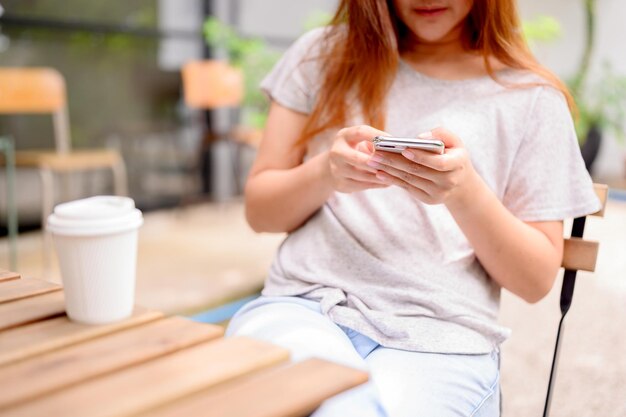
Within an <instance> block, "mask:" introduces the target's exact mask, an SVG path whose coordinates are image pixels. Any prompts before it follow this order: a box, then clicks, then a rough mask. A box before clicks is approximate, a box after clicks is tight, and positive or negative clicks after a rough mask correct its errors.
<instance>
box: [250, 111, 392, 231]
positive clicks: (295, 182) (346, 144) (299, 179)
mask: <svg viewBox="0 0 626 417" xmlns="http://www.w3.org/2000/svg"><path fill="white" fill-rule="evenodd" d="M306 121H307V116H306V115H304V114H301V113H297V112H295V111H292V110H290V109H288V108H286V107H283V106H281V105H279V104H277V103H275V102H273V103H272V105H271V108H270V112H269V116H268V121H267V125H266V128H265V132H264V135H263V140H262V141H261V146H260V147H259V152H258V154H257V158H256V160H255V162H254V165H253V166H252V169H251V170H250V175H249V177H248V181H247V183H246V189H245V200H246V218H247V220H248V223H249V224H250V226H251V227H252V228H253V229H254V230H255V231H257V232H291V231H293V230H295V229H297V228H298V227H299V226H301V225H302V224H303V223H304V222H305V221H306V220H307V219H308V218H309V217H311V216H312V215H313V213H315V212H316V211H317V210H318V209H319V208H320V207H321V206H322V205H323V204H324V202H325V201H326V200H327V199H328V197H329V196H330V194H331V192H332V191H339V192H354V191H360V190H363V189H367V188H379V187H385V186H386V184H383V183H382V182H381V181H380V180H378V179H377V178H376V177H375V174H374V172H375V170H373V169H372V168H369V167H368V166H367V160H368V159H369V156H370V153H371V152H370V150H371V149H370V148H367V146H366V145H365V143H369V140H370V139H371V138H372V137H374V136H376V135H379V134H383V133H384V132H380V131H378V130H376V129H373V128H370V127H367V126H359V127H353V128H346V129H342V130H340V131H339V132H338V133H337V135H336V137H335V139H334V141H333V145H332V148H331V150H330V151H327V152H323V153H321V154H319V155H317V156H315V157H313V158H310V159H308V160H307V161H306V162H303V158H304V154H305V151H306V144H305V143H302V141H300V140H299V139H300V135H301V133H302V130H303V128H304V126H305V124H306ZM363 141H367V142H363Z"/></svg>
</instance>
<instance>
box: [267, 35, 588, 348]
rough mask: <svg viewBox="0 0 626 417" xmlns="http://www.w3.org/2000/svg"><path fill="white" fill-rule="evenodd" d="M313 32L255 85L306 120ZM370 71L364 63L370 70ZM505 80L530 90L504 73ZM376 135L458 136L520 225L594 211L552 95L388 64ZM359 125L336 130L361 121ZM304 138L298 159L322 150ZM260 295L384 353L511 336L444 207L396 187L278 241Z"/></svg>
mask: <svg viewBox="0 0 626 417" xmlns="http://www.w3.org/2000/svg"><path fill="white" fill-rule="evenodd" d="M323 33H324V30H323V29H316V30H313V31H311V32H309V33H307V34H305V35H304V36H303V37H301V38H300V39H299V40H298V41H297V42H295V43H294V45H292V47H291V48H290V49H289V50H288V51H287V52H286V53H285V54H284V56H283V58H282V59H281V61H280V62H279V63H278V64H277V65H276V66H275V68H274V69H273V71H272V72H271V73H270V74H269V75H268V76H267V77H266V79H265V80H264V81H263V83H262V85H261V87H262V88H263V90H264V91H265V92H266V93H267V94H268V95H269V96H270V97H271V98H272V99H273V100H275V101H276V102H277V103H279V104H281V105H283V106H285V107H287V108H290V109H293V110H295V111H298V112H302V113H310V112H311V111H312V108H313V105H314V103H315V100H316V96H317V93H318V91H319V87H320V83H321V80H320V71H319V62H318V61H317V60H316V59H315V56H316V55H317V53H316V52H315V51H316V48H319V45H320V42H321V39H322V36H323ZM372 64H373V65H375V63H372ZM499 77H501V78H502V79H503V80H505V81H506V82H509V83H528V82H538V81H541V79H539V78H538V77H537V76H536V75H534V74H529V73H525V72H521V71H515V70H506V71H503V72H501V73H499ZM386 116H387V117H386V126H385V131H387V132H389V133H390V134H392V135H394V136H408V137H415V136H416V135H417V134H419V133H421V132H424V131H428V130H430V129H432V128H435V127H437V126H442V127H445V128H447V129H449V130H450V131H452V132H454V133H456V134H457V135H458V136H459V137H460V138H461V140H462V141H463V143H464V144H465V146H466V148H467V149H468V151H469V154H470V157H471V160H472V164H473V166H474V168H475V169H476V171H477V172H478V174H479V175H480V176H481V177H482V179H483V180H484V181H485V183H486V184H487V185H488V186H489V188H490V189H491V190H492V191H493V193H494V194H495V195H496V196H497V197H498V199H499V200H500V201H501V202H502V203H503V204H504V206H505V207H506V208H507V209H508V210H510V211H511V213H513V214H514V215H515V216H517V217H518V218H520V219H522V220H524V221H548V220H560V219H566V218H571V217H577V216H581V215H585V214H588V213H592V212H594V211H597V210H598V209H599V207H600V206H599V201H598V199H597V198H596V196H595V194H594V192H593V188H592V182H591V179H590V177H589V175H588V173H587V171H586V170H585V167H584V163H583V161H582V158H581V156H580V151H579V148H578V144H577V141H576V135H575V132H574V127H573V123H572V118H571V116H570V113H569V110H568V108H567V104H566V102H565V99H564V98H563V96H562V94H560V93H559V92H558V91H556V90H555V89H553V88H551V87H547V86H536V87H524V88H507V87H504V86H502V85H501V84H498V83H496V82H495V81H494V80H492V79H491V78H490V77H488V76H485V77H481V78H475V79H469V80H461V81H445V80H439V79H434V78H430V77H427V76H425V75H423V74H420V73H419V72H416V71H415V70H413V69H412V68H411V67H410V66H409V65H408V64H407V63H405V62H402V61H401V63H400V66H399V69H398V73H397V76H396V78H395V80H394V82H393V85H392V86H391V89H390V91H389V94H388V98H387V115H386ZM361 123H362V121H361V120H359V119H358V118H355V119H354V120H351V121H350V122H349V123H347V124H346V125H347V126H349V125H356V124H361ZM331 140H332V137H330V136H328V135H326V136H320V137H317V138H314V139H313V140H312V141H311V143H310V146H309V151H308V156H311V155H313V154H317V153H319V152H322V151H324V150H326V149H328V148H329V146H330V144H331ZM263 294H264V295H269V296H301V297H304V298H308V299H313V300H317V301H320V303H321V306H322V311H323V313H324V314H326V315H328V316H329V317H330V318H331V319H332V320H333V321H335V322H336V323H338V324H341V325H343V326H347V327H349V328H351V329H354V330H356V331H358V332H360V333H362V334H365V335H366V336H369V337H370V338H372V339H374V340H375V341H377V342H378V343H380V344H381V345H383V346H386V347H392V348H398V349H405V350H412V351H424V352H439V353H468V354H478V353H487V352H490V351H492V350H493V349H494V348H495V347H496V346H498V345H499V344H500V343H501V342H503V341H504V340H505V339H506V338H507V336H508V335H509V330H508V329H506V328H503V327H502V326H500V325H499V324H498V323H497V314H498V308H499V301H500V286H499V285H498V284H497V283H496V282H495V281H493V280H492V279H491V278H490V277H489V276H488V274H487V273H486V272H485V270H484V269H483V267H482V266H481V264H480V262H479V261H478V259H477V258H476V256H475V253H474V250H473V248H472V246H471V245H470V243H469V241H468V240H467V238H466V237H465V235H464V234H463V232H462V231H461V229H460V228H459V227H458V225H457V224H456V222H455V221H454V219H453V218H452V216H451V215H450V213H449V211H448V210H447V208H446V207H445V206H444V205H427V204H424V203H421V202H420V201H418V200H416V199H415V198H413V197H411V196H410V195H409V194H408V193H407V192H406V191H405V190H403V189H401V188H399V187H393V186H392V187H388V188H384V189H373V190H366V191H362V192H357V193H352V194H342V193H334V194H333V195H331V197H330V198H329V199H328V201H327V202H326V203H325V204H324V206H323V207H322V208H321V209H320V210H319V211H318V212H317V213H316V214H315V215H314V216H313V217H311V218H310V219H309V220H308V221H307V222H306V223H305V224H304V225H303V226H302V227H300V228H299V229H298V230H296V231H294V232H293V233H291V234H289V236H288V237H287V238H286V239H285V241H284V242H283V244H282V245H281V247H280V249H279V251H278V253H277V255H276V258H275V259H274V262H273V264H272V267H271V269H270V273H269V276H268V278H267V281H266V283H265V289H264V290H263Z"/></svg>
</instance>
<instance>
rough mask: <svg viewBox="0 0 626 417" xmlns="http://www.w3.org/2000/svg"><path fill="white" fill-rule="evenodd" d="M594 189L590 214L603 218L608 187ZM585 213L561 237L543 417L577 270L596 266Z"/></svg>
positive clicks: (594, 244) (595, 248)
mask: <svg viewBox="0 0 626 417" xmlns="http://www.w3.org/2000/svg"><path fill="white" fill-rule="evenodd" d="M594 191H595V192H596V195H597V196H598V199H599V200H600V202H601V203H602V207H601V208H600V210H599V211H597V212H596V213H593V214H590V216H599V217H604V209H605V207H606V201H607V199H608V195H609V189H608V187H607V186H606V185H604V184H594ZM586 220H587V216H583V217H578V218H576V219H574V222H573V223H572V232H571V235H570V237H569V238H566V239H565V240H564V245H563V261H562V262H561V266H562V267H563V268H564V270H565V271H564V273H563V284H562V286H561V298H560V307H561V320H560V321H559V327H558V330H557V334H556V343H555V346H554V354H553V357H552V368H551V370H550V379H549V382H548V392H547V394H546V401H545V405H544V409H543V417H548V416H549V414H550V402H551V400H552V390H553V387H554V381H555V379H556V367H557V363H558V359H559V347H560V341H561V335H562V333H563V320H564V319H565V315H566V314H567V312H568V311H569V308H570V306H571V305H572V298H573V296H574V286H575V284H576V273H577V272H578V271H588V272H593V271H595V269H596V261H597V259H598V248H599V243H598V242H597V241H592V240H586V239H583V233H584V231H585V222H586Z"/></svg>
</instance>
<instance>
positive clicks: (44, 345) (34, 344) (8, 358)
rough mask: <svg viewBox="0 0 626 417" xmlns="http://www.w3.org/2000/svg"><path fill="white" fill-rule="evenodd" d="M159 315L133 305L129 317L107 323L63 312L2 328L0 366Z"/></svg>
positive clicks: (158, 316)
mask: <svg viewBox="0 0 626 417" xmlns="http://www.w3.org/2000/svg"><path fill="white" fill-rule="evenodd" d="M161 317H163V314H162V313H160V312H157V311H152V310H148V309H146V308H143V307H137V306H136V307H135V310H134V311H133V315H132V316H131V317H129V318H127V319H126V320H122V321H118V322H114V323H109V324H101V325H97V326H94V325H87V324H82V323H76V322H73V321H70V320H69V319H68V318H67V316H65V315H63V316H61V317H56V318H52V319H49V320H43V321H39V322H36V323H32V324H28V325H24V326H20V327H15V328H12V329H9V330H5V331H4V332H0V366H2V365H4V364H7V363H10V362H15V361H18V360H22V359H25V358H29V357H31V356H34V355H38V354H41V353H44V352H47V351H50V350H54V349H58V348H62V347H64V346H69V345H72V344H75V343H80V342H82V341H84V340H88V339H92V338H94V337H98V336H102V335H105V334H108V333H112V332H115V331H119V330H123V329H126V328H129V327H133V326H138V325H141V324H143V323H147V322H150V321H152V320H156V319H159V318H161ZM0 369H1V368H0Z"/></svg>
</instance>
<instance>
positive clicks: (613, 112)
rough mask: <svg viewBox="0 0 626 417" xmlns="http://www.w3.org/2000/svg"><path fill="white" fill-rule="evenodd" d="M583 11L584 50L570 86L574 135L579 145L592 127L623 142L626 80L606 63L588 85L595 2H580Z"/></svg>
mask: <svg viewBox="0 0 626 417" xmlns="http://www.w3.org/2000/svg"><path fill="white" fill-rule="evenodd" d="M583 1H584V8H585V47H584V50H583V56H582V58H581V60H580V63H579V65H578V69H577V71H576V73H575V74H574V76H573V77H572V79H571V80H570V81H569V83H568V84H569V87H570V90H571V92H572V95H573V96H574V100H575V101H576V105H577V107H578V118H577V120H576V133H577V135H578V141H579V142H580V143H581V144H582V143H584V141H585V140H586V137H587V133H588V132H589V130H590V129H592V128H594V127H595V128H601V129H607V130H610V131H612V132H613V133H614V134H615V137H616V138H618V140H620V141H623V139H624V130H625V129H626V121H625V120H624V117H625V116H626V112H625V110H624V109H625V108H626V77H620V76H617V75H616V74H615V73H614V72H613V71H612V69H611V67H610V65H609V64H607V63H605V65H604V68H603V74H602V76H601V77H599V78H598V79H597V80H596V81H595V82H593V83H588V77H589V67H590V64H591V57H592V55H593V51H594V47H595V26H596V0H583Z"/></svg>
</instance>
